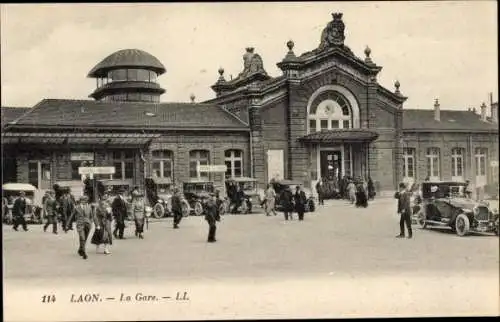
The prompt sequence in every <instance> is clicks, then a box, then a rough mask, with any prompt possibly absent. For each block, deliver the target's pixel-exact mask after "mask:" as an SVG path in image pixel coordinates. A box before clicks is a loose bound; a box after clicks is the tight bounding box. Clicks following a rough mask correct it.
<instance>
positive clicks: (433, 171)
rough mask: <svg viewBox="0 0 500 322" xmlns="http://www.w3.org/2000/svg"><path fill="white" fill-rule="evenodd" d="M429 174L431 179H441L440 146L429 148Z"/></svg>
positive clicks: (427, 156) (427, 157)
mask: <svg viewBox="0 0 500 322" xmlns="http://www.w3.org/2000/svg"><path fill="white" fill-rule="evenodd" d="M426 159H427V176H428V177H429V179H430V180H439V177H440V174H439V167H440V166H439V148H428V149H427V155H426Z"/></svg>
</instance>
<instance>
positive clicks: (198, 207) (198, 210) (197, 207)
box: [194, 201, 203, 216]
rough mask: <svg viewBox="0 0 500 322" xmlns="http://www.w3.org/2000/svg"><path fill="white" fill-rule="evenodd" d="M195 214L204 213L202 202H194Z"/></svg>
mask: <svg viewBox="0 0 500 322" xmlns="http://www.w3.org/2000/svg"><path fill="white" fill-rule="evenodd" d="M194 214H195V215H196V216H201V215H203V206H202V205H201V202H199V201H197V202H196V203H195V204H194Z"/></svg>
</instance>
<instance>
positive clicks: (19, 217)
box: [12, 191, 28, 231]
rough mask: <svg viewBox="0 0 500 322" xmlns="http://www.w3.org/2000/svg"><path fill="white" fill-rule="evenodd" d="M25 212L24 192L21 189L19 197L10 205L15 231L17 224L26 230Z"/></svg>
mask: <svg viewBox="0 0 500 322" xmlns="http://www.w3.org/2000/svg"><path fill="white" fill-rule="evenodd" d="M25 213H26V193H25V192H24V191H21V193H20V194H19V198H17V199H16V201H14V206H12V217H13V219H14V220H13V221H14V226H13V227H12V228H14V230H15V231H17V227H18V226H19V225H21V226H23V229H24V231H28V227H27V225H26V219H24V214H25Z"/></svg>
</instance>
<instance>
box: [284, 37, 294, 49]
mask: <svg viewBox="0 0 500 322" xmlns="http://www.w3.org/2000/svg"><path fill="white" fill-rule="evenodd" d="M286 46H287V47H288V50H289V51H291V52H293V47H294V46H295V44H294V42H293V40H291V39H290V40H289V41H288V42H287V43H286Z"/></svg>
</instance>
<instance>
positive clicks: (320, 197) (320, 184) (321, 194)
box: [316, 178, 325, 205]
mask: <svg viewBox="0 0 500 322" xmlns="http://www.w3.org/2000/svg"><path fill="white" fill-rule="evenodd" d="M324 189H325V186H324V183H323V178H319V181H318V183H316V192H317V193H318V204H320V205H324V204H325V201H324V200H325V199H324V197H325V192H324Z"/></svg>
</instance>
